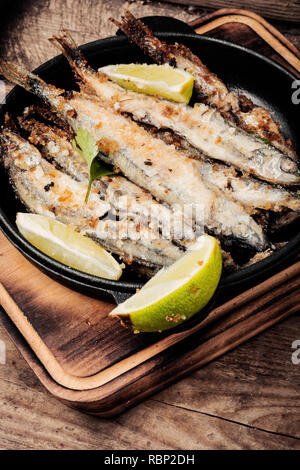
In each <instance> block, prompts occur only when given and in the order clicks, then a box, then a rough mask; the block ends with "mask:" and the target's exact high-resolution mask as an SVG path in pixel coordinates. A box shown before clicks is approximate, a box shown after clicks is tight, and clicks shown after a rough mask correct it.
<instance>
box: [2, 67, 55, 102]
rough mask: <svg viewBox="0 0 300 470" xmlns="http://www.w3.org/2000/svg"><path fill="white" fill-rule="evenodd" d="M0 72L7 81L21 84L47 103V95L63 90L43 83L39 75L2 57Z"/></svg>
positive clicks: (53, 94)
mask: <svg viewBox="0 0 300 470" xmlns="http://www.w3.org/2000/svg"><path fill="white" fill-rule="evenodd" d="M0 74H1V75H3V76H4V77H5V78H6V79H7V80H8V81H9V82H12V83H14V84H15V85H19V86H21V87H22V88H24V89H25V90H27V91H29V92H30V93H33V94H34V95H36V96H38V97H39V98H41V99H42V100H43V101H45V102H49V104H50V101H49V99H48V97H49V96H50V95H51V96H52V97H54V96H58V95H60V94H61V93H63V92H64V90H62V89H59V88H56V87H55V86H53V85H49V84H47V83H45V82H44V81H43V80H42V79H41V78H40V77H38V76H37V75H35V74H33V73H31V72H29V71H28V70H26V69H25V68H24V67H22V66H20V65H17V64H14V63H13V62H9V61H6V60H3V59H0Z"/></svg>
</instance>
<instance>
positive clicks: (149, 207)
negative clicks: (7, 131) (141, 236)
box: [19, 117, 195, 245]
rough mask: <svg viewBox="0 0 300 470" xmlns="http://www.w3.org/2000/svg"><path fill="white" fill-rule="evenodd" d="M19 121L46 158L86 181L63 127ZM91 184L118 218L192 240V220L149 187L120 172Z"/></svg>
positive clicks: (84, 166)
mask: <svg viewBox="0 0 300 470" xmlns="http://www.w3.org/2000/svg"><path fill="white" fill-rule="evenodd" d="M19 124H20V126H21V127H22V128H23V129H25V130H26V131H28V132H29V137H28V140H29V141H30V142H31V143H32V144H34V145H36V146H37V147H39V148H40V150H41V153H42V155H43V156H44V157H45V158H46V159H47V160H49V161H50V162H52V163H54V164H55V165H57V166H58V167H59V169H61V170H62V171H63V172H64V173H67V174H68V175H70V176H71V177H72V178H74V179H75V180H77V181H83V182H86V183H88V180H89V174H88V167H87V163H86V161H85V160H84V158H83V157H82V155H81V154H80V153H79V152H77V150H76V149H75V148H74V147H73V145H72V144H71V142H70V141H69V139H68V135H67V133H66V132H65V131H64V130H62V129H59V128H58V127H56V126H53V127H49V126H48V125H47V124H44V123H43V122H40V121H37V120H36V119H33V118H31V119H27V118H24V117H22V118H19ZM94 187H96V188H97V189H98V190H99V195H100V197H101V198H102V199H105V200H106V201H107V202H108V203H109V204H110V206H111V210H112V212H113V213H114V214H115V215H117V216H118V217H119V218H121V219H127V218H129V219H131V220H134V221H135V222H142V223H143V224H146V225H147V226H148V225H149V226H150V227H151V228H153V229H155V230H157V231H159V232H160V233H162V235H163V237H165V238H168V239H173V240H175V241H177V242H178V243H181V244H184V245H186V244H189V243H191V242H192V241H194V239H195V233H194V230H193V222H192V220H189V219H187V218H184V213H183V211H182V210H180V207H177V206H176V205H172V206H171V207H167V206H166V205H162V204H160V203H158V202H157V201H156V200H155V199H154V198H153V197H152V196H151V194H150V193H149V192H148V191H146V190H144V189H142V188H140V187H139V186H137V185H135V184H134V183H132V182H131V181H128V180H127V179H126V178H124V177H122V176H119V175H114V176H102V177H101V178H99V179H98V180H96V181H95V182H94Z"/></svg>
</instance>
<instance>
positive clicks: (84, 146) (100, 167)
mask: <svg viewBox="0 0 300 470" xmlns="http://www.w3.org/2000/svg"><path fill="white" fill-rule="evenodd" d="M72 145H73V147H74V149H75V150H77V152H79V153H80V154H81V155H82V156H83V158H84V159H85V161H86V162H87V164H88V168H89V186H88V190H87V193H86V196H85V203H87V201H88V198H89V195H90V192H91V187H92V184H93V182H94V181H95V180H96V179H98V178H100V177H101V176H105V175H113V174H114V172H113V171H112V170H111V169H110V168H109V167H108V166H107V165H105V164H104V163H103V162H100V161H99V160H98V158H97V156H98V155H99V153H100V152H99V149H98V146H97V142H96V140H95V138H94V137H93V136H92V135H91V134H90V133H89V131H87V130H86V129H78V131H77V133H76V135H75V139H73V141H72Z"/></svg>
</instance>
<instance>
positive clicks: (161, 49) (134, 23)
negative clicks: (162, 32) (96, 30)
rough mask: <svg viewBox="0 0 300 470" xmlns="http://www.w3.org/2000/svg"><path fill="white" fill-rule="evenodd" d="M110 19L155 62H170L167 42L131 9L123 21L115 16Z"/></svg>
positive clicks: (123, 17)
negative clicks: (155, 34)
mask: <svg viewBox="0 0 300 470" xmlns="http://www.w3.org/2000/svg"><path fill="white" fill-rule="evenodd" d="M110 21H111V22H112V23H114V24H115V25H116V26H117V27H118V28H120V29H121V31H123V33H124V34H126V36H127V37H128V39H129V40H130V41H131V42H133V43H135V44H137V45H138V46H139V47H140V48H141V49H142V51H143V52H144V53H145V54H146V55H149V56H150V57H151V58H152V59H153V60H154V61H155V62H157V63H158V64H164V63H167V62H169V60H170V50H169V46H168V45H167V43H165V42H164V41H160V40H159V39H158V38H157V37H155V36H154V34H153V33H152V31H151V30H150V29H149V28H148V27H147V26H146V25H145V24H144V23H143V22H142V21H141V20H139V19H137V18H135V16H133V14H132V13H131V12H130V11H126V13H125V15H124V16H122V20H121V21H117V20H115V19H114V18H110Z"/></svg>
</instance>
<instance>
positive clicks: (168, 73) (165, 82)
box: [99, 64, 194, 103]
mask: <svg viewBox="0 0 300 470" xmlns="http://www.w3.org/2000/svg"><path fill="white" fill-rule="evenodd" d="M99 70H100V71H101V72H103V73H105V74H106V75H108V77H109V78H110V79H111V80H112V81H114V82H116V83H118V84H119V85H121V86H122V87H124V88H127V89H128V90H132V91H136V92H139V93H146V94H148V95H158V96H161V97H162V98H166V99H168V100H172V101H178V102H180V103H189V101H190V99H191V96H192V93H193V86H194V77H193V76H192V75H191V74H190V73H189V72H185V71H184V70H179V69H175V68H173V67H171V66H170V65H156V64H151V65H148V64H119V65H108V66H106V67H102V68H100V69H99Z"/></svg>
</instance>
